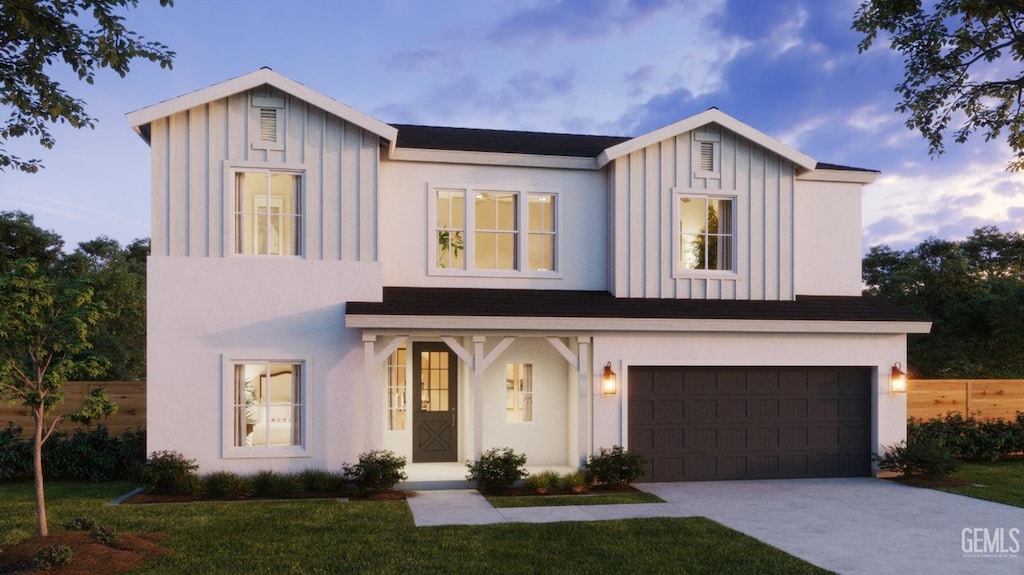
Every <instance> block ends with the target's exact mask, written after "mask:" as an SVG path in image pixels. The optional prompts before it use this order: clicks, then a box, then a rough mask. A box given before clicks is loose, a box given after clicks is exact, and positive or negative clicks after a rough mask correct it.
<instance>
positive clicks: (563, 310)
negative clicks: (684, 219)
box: [346, 287, 927, 322]
mask: <svg viewBox="0 0 1024 575" xmlns="http://www.w3.org/2000/svg"><path fill="white" fill-rule="evenodd" d="M346 313H347V314H348V315H410V316H460V317H467V316H490V317H548V318H550V317H589V318H595V317H597V318H627V319H633V318H636V319H645V318H657V319H747V320H811V321H899V322H925V321H927V320H925V319H923V318H921V317H920V316H918V315H916V314H913V313H911V312H908V311H906V310H904V309H902V308H900V307H897V306H895V305H893V304H891V303H889V302H887V301H885V300H883V299H880V298H876V297H871V296H797V298H796V301H721V300H686V299H653V298H645V299H637V298H616V297H614V296H612V295H611V294H610V293H608V292H606V291H575V290H514V289H474V288H419V287H386V288H384V301H382V302H349V303H348V304H347V307H346Z"/></svg>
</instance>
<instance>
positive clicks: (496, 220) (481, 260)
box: [473, 192, 519, 270]
mask: <svg viewBox="0 0 1024 575" xmlns="http://www.w3.org/2000/svg"><path fill="white" fill-rule="evenodd" d="M518 199H519V195H518V194H515V193H508V192H477V193H476V195H475V199H474V206H473V207H474V210H475V215H476V226H475V228H474V231H473V239H474V240H475V242H476V246H475V249H476V268H477V269H481V270H514V269H516V268H517V267H518V263H519V256H518V250H517V249H516V248H517V244H518V243H519V242H518V240H519V229H518V227H517V224H518V222H517V221H516V220H517V219H518V218H517V217H516V216H517V214H518V208H517V204H518V201H517V200H518Z"/></svg>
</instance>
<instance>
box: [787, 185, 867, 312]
mask: <svg viewBox="0 0 1024 575" xmlns="http://www.w3.org/2000/svg"><path fill="white" fill-rule="evenodd" d="M861 188H862V186H861V184H859V183H832V182H820V181H812V180H797V182H796V196H795V197H796V206H795V214H796V217H795V229H794V234H795V242H794V249H795V251H796V254H795V260H796V264H797V265H796V269H795V272H796V277H795V280H794V281H795V286H796V294H797V295H860V293H861V276H860V272H861V270H860V264H861V234H862V230H861V213H860V212H861Z"/></svg>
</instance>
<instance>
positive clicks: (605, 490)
mask: <svg viewBox="0 0 1024 575" xmlns="http://www.w3.org/2000/svg"><path fill="white" fill-rule="evenodd" d="M639 491H640V490H639V489H637V488H635V487H633V486H632V485H591V486H590V487H588V488H587V489H586V490H585V491H583V492H580V493H576V492H573V491H568V490H561V489H559V490H555V489H553V490H550V491H548V492H547V493H537V492H536V491H534V490H533V489H531V488H529V487H526V486H523V487H508V488H506V489H502V490H501V491H496V492H487V491H480V493H481V494H483V495H486V496H489V497H545V496H555V495H611V494H614V493H636V492H639Z"/></svg>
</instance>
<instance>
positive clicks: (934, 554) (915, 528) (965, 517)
mask: <svg viewBox="0 0 1024 575" xmlns="http://www.w3.org/2000/svg"><path fill="white" fill-rule="evenodd" d="M637 487H639V488H641V489H643V490H644V491H649V492H651V493H655V494H657V495H658V496H660V497H661V498H662V499H665V500H666V501H668V502H670V503H672V504H673V505H674V506H675V507H676V509H677V511H678V512H679V514H680V515H702V516H705V517H709V518H711V519H713V520H715V521H717V522H719V523H722V524H724V525H727V526H729V527H731V528H733V529H736V530H738V531H742V532H743V533H746V534H747V535H750V536H752V537H755V538H757V539H760V540H761V541H764V542H765V543H768V544H770V545H773V546H775V547H778V548H780V549H782V550H784V551H786V552H788V553H791V554H793V555H796V556H797V557H800V558H802V559H805V560H807V561H809V562H811V563H814V564H815V565H818V566H820V567H824V568H825V569H829V570H832V571H836V572H838V573H843V574H861V573H862V574H865V575H867V574H870V575H878V574H884V573H897V574H906V573H928V574H930V575H934V574H939V573H956V574H961V573H979V574H982V573H983V574H993V575H994V574H999V573H1013V574H1020V573H1024V509H1021V508H1018V507H1010V506H1007V505H1001V504H998V503H991V502H988V501H981V500H979V499H972V498H969V497H961V496H958V495H951V494H948V493H942V492H939V491H933V490H930V489H919V488H913V487H906V486H904V485H900V484H898V483H894V482H891V481H885V480H880V479H869V478H855V479H793V480H771V481H721V482H696V483H643V484H638V485H637Z"/></svg>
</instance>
